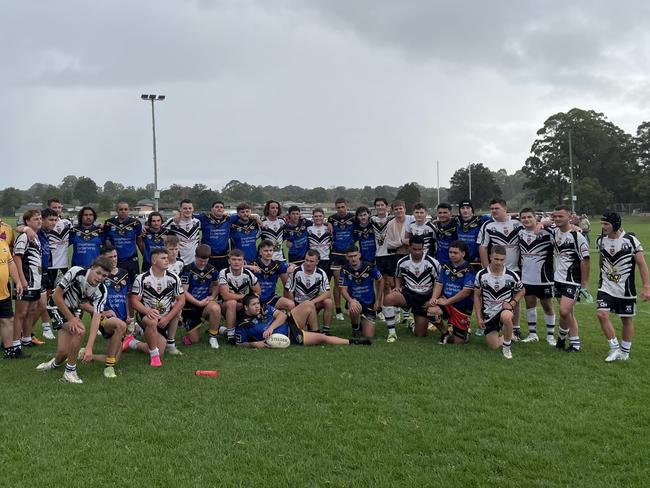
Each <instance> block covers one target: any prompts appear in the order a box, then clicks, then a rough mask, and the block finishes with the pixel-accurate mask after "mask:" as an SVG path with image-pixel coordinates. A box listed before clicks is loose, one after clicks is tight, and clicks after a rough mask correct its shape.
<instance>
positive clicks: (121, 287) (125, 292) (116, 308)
mask: <svg viewBox="0 0 650 488" xmlns="http://www.w3.org/2000/svg"><path fill="white" fill-rule="evenodd" d="M104 286H106V290H107V292H108V294H107V298H106V305H105V306H104V310H112V311H113V312H114V313H115V316H116V317H117V318H118V319H120V320H123V321H125V322H126V319H127V318H128V315H129V313H128V308H127V300H128V296H129V273H128V271H126V270H123V269H118V270H117V272H116V273H115V274H113V273H111V274H110V275H109V276H108V278H106V279H105V280H104Z"/></svg>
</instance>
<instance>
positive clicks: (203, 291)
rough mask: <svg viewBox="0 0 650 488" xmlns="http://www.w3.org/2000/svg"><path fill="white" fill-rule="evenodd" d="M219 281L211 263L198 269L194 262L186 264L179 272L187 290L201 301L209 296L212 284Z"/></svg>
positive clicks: (217, 273)
mask: <svg viewBox="0 0 650 488" xmlns="http://www.w3.org/2000/svg"><path fill="white" fill-rule="evenodd" d="M218 281H219V272H218V271H217V270H216V269H215V267H214V266H212V265H211V264H207V265H206V266H205V268H203V269H199V268H198V266H197V265H196V263H192V264H188V265H187V266H185V267H184V268H183V271H182V273H181V282H182V283H183V285H187V286H188V288H187V292H188V293H189V294H190V295H192V296H193V297H194V298H196V299H197V300H198V301H201V300H203V299H205V298H207V297H209V296H210V294H211V293H210V290H211V288H212V286H213V285H216V284H217V283H218Z"/></svg>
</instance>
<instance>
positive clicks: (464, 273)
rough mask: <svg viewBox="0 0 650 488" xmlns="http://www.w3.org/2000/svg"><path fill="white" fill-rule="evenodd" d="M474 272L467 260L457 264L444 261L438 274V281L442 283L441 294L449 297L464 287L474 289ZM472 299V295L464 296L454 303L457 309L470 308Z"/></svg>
mask: <svg viewBox="0 0 650 488" xmlns="http://www.w3.org/2000/svg"><path fill="white" fill-rule="evenodd" d="M475 278H476V274H475V273H474V271H473V270H472V267H471V266H470V265H469V263H468V262H467V261H463V262H462V263H461V264H459V265H458V266H454V265H453V264H452V263H451V262H449V263H445V264H443V265H442V267H441V268H440V274H439V275H438V280H437V281H438V283H440V284H441V285H442V296H443V297H445V298H451V297H453V296H454V295H457V294H458V293H460V292H461V291H463V289H464V288H469V289H474V279H475ZM473 303H474V300H473V298H472V295H471V294H470V296H468V297H467V298H464V299H463V300H461V301H459V302H456V303H454V306H455V307H456V308H458V309H465V310H467V309H471V308H472V305H473Z"/></svg>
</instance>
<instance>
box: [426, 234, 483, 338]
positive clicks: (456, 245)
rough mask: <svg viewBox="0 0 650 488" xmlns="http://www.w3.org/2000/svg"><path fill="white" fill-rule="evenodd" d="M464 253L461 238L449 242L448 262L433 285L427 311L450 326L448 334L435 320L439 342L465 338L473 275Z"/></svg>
mask: <svg viewBox="0 0 650 488" xmlns="http://www.w3.org/2000/svg"><path fill="white" fill-rule="evenodd" d="M468 253H469V248H468V246H467V244H466V243H465V241H461V240H460V239H458V240H455V241H454V242H452V243H451V244H450V245H449V262H448V263H446V264H444V265H442V268H441V269H440V274H439V275H438V279H437V280H436V284H435V286H434V288H433V297H432V298H431V304H432V305H433V306H432V307H430V308H429V310H428V311H427V312H428V313H429V315H434V316H437V317H440V318H442V319H445V320H446V321H447V322H448V323H449V325H450V326H451V333H450V332H449V330H448V328H447V327H445V326H443V325H442V320H441V319H440V318H439V319H438V320H437V321H435V322H436V327H438V329H439V330H440V332H441V333H442V336H441V337H440V343H441V344H447V343H451V344H465V343H466V342H467V341H468V340H469V322H470V316H471V315H472V306H473V302H472V298H473V292H474V279H475V278H476V274H475V273H474V271H473V269H472V265H471V264H470V263H468V262H467V261H466V259H467V254H468Z"/></svg>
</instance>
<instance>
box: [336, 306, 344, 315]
mask: <svg viewBox="0 0 650 488" xmlns="http://www.w3.org/2000/svg"><path fill="white" fill-rule="evenodd" d="M340 313H343V312H341V307H336V315H338V314H340Z"/></svg>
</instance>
